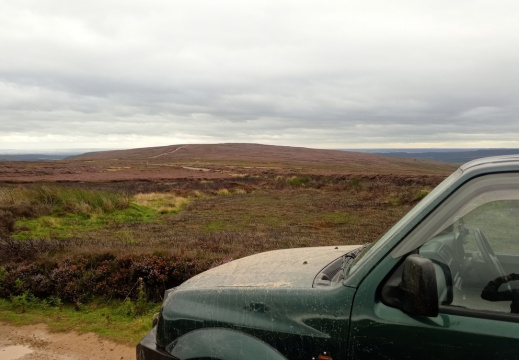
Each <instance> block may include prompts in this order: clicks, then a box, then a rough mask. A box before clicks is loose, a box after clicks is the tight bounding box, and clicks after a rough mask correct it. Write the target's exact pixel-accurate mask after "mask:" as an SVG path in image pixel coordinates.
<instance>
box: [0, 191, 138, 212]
mask: <svg viewBox="0 0 519 360" xmlns="http://www.w3.org/2000/svg"><path fill="white" fill-rule="evenodd" d="M30 204H38V205H44V206H47V207H49V208H51V209H52V213H58V212H64V213H75V214H92V213H94V214H100V213H106V212H111V211H114V210H122V209H126V208H128V207H129V206H130V197H129V196H127V195H125V194H118V193H109V192H104V191H98V190H88V189H80V188H67V187H59V186H48V185H43V186H39V187H35V188H25V187H16V188H0V207H2V208H4V209H6V208H10V207H16V206H20V205H30Z"/></svg>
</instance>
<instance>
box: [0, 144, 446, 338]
mask: <svg viewBox="0 0 519 360" xmlns="http://www.w3.org/2000/svg"><path fill="white" fill-rule="evenodd" d="M454 169H455V166H453V165H451V164H445V163H441V162H435V161H430V160H418V159H405V158H392V157H385V156H378V155H372V154H366V153H354V152H347V151H337V150H335V151H334V150H316V149H307V148H297V147H281V146H267V145H257V144H218V145H173V146H164V147H155V148H142V149H131V150H121V151H107V152H99V153H90V154H84V155H81V156H77V157H74V158H70V159H65V160H59V161H35V162H21V161H20V162H17V161H4V162H0V298H2V299H3V300H1V302H0V319H4V320H5V319H7V320H9V319H10V320H11V321H46V322H49V323H54V324H56V326H57V327H58V328H74V329H77V328H79V327H82V329H85V330H96V331H99V332H101V333H104V334H106V335H108V336H111V337H112V338H117V339H119V340H121V339H123V340H126V341H130V342H132V341H133V342H135V341H137V340H138V339H139V338H140V336H141V335H142V334H143V333H145V332H146V331H147V330H148V329H149V327H150V326H151V320H150V319H151V315H150V314H151V313H152V312H153V311H156V309H157V304H158V303H159V302H160V300H161V296H162V294H163V292H164V290H165V289H167V288H170V287H173V286H176V285H178V284H180V283H181V282H183V281H184V280H186V279H188V278H189V277H191V276H193V275H195V274H197V273H199V272H201V271H204V270H207V269H209V268H211V267H214V266H217V265H219V264H221V263H224V262H228V261H232V260H233V259H236V258H240V257H243V256H247V255H250V254H253V253H257V252H261V251H267V250H274V249H280V248H292V247H302V246H326V245H330V246H332V245H347V244H363V243H368V242H372V241H376V240H377V239H378V237H379V236H380V235H381V234H383V233H384V232H385V231H387V230H388V228H389V227H390V226H391V225H393V224H394V223H395V222H396V221H397V220H398V219H400V218H401V217H402V216H403V215H404V214H405V213H406V212H408V211H409V210H410V209H411V208H412V207H413V206H414V205H415V204H416V203H417V202H418V201H420V200H421V199H422V198H423V197H424V196H426V195H427V194H428V192H429V191H430V190H431V189H433V188H434V187H435V186H436V185H437V184H438V183H439V182H440V181H441V180H443V179H444V178H445V177H446V176H447V175H449V174H450V173H451V172H452V171H454ZM67 311H69V312H67ZM20 313H24V316H23V317H21V316H19V314H20ZM31 313H32V314H33V315H30V314H31ZM45 313H47V314H48V315H46V317H45V316H44V317H43V318H42V317H41V316H43V315H42V314H45ZM78 314H80V315H78ZM31 316H32V317H31ZM23 319H26V320H23ZM31 319H32V320H31ZM42 319H43V320H42ZM99 319H101V320H99ZM78 324H79V325H78ZM121 324H122V325H121ZM129 324H133V325H129ZM122 328H125V329H128V328H130V329H132V330H131V333H129V332H124V331H121V329H122ZM110 329H112V332H110V331H109V330H110Z"/></svg>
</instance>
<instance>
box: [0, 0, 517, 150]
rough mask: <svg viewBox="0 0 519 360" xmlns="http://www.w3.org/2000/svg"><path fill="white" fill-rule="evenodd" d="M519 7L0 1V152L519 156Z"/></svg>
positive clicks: (461, 0) (299, 0) (440, 0)
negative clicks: (357, 151)
mask: <svg viewBox="0 0 519 360" xmlns="http://www.w3.org/2000/svg"><path fill="white" fill-rule="evenodd" d="M518 19H519V1H515V0H511V1H499V0H493V1H478V0H457V1H445V0H434V1H427V0H422V1H414V0H409V1H407V0H393V1H382V0H381V1H370V0H362V1H347V0H326V1H308V0H293V1H292V0H261V1H258V0H163V1H158V0H146V1H144V0H142V1H138V0H124V1H122V0H121V1H119V0H109V1H107V0H89V1H79V0H68V1H63V0H59V1H58V0H33V1H31V0H0V24H1V26H0V52H1V53H0V149H64V148H134V147H147V146H159V145H172V144H189V143H222V142H254V143H263V144H273V145H293V146H306V147H314V148H388V147H396V148H402V147H448V148H452V147H470V148H475V147H519V121H518V120H519V96H518V95H519V21H518Z"/></svg>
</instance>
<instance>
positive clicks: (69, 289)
mask: <svg viewBox="0 0 519 360" xmlns="http://www.w3.org/2000/svg"><path fill="white" fill-rule="evenodd" d="M209 265H210V264H205V263H200V262H197V261H188V260H186V259H176V258H175V259H172V258H167V257H165V256H160V255H147V256H130V255H126V256H119V257H116V256H114V255H112V254H101V255H97V256H84V255H83V256H77V257H74V258H67V259H64V260H61V261H58V262H57V263H55V264H52V265H51V264H50V263H49V262H48V261H47V262H46V263H41V264H34V263H33V264H28V265H27V264H16V265H10V266H9V267H8V268H5V269H2V271H0V275H1V277H0V280H1V281H0V296H1V297H4V298H9V297H12V296H21V295H23V294H24V292H26V291H27V292H29V293H30V294H31V296H36V297H38V298H41V299H44V298H58V299H61V300H63V301H65V302H71V303H79V302H88V301H90V300H91V299H93V298H96V297H97V298H105V299H127V298H129V299H132V300H135V301H137V302H136V304H140V305H138V306H141V308H142V307H143V306H144V307H145V305H143V304H146V301H160V300H161V299H162V295H163V294H164V291H165V290H166V289H168V288H171V287H174V286H177V285H180V284H181V283H182V282H184V281H185V280H187V279H189V278H190V277H192V276H194V275H195V274H197V273H198V272H200V271H203V270H205V269H207V268H208V267H209ZM20 299H21V298H20ZM141 310H142V309H141ZM139 311H140V310H136V312H139Z"/></svg>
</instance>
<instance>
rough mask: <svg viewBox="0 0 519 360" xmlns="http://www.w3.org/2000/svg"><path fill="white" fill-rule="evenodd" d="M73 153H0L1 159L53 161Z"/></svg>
mask: <svg viewBox="0 0 519 360" xmlns="http://www.w3.org/2000/svg"><path fill="white" fill-rule="evenodd" d="M71 155H73V154H0V161H52V160H62V159H65V158H67V157H69V156H71ZM74 155H75V154H74Z"/></svg>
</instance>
